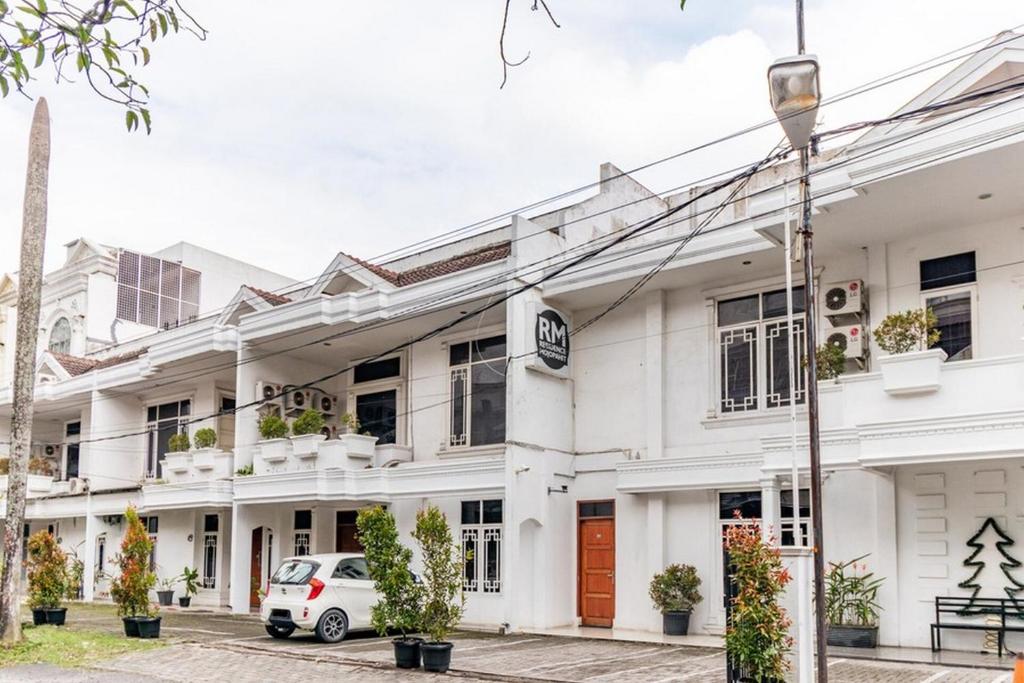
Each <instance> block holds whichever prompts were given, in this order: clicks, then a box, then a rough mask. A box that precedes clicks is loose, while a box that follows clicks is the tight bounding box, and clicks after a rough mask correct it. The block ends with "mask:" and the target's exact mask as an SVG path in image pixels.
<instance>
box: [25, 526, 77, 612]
mask: <svg viewBox="0 0 1024 683" xmlns="http://www.w3.org/2000/svg"><path fill="white" fill-rule="evenodd" d="M67 590H68V568H67V555H65V553H64V551H63V550H61V547H60V546H59V545H58V544H57V539H55V538H54V537H53V534H51V533H50V532H49V531H46V530H45V529H44V530H42V531H37V532H36V533H34V534H32V536H31V538H29V539H28V604H29V606H30V607H31V608H32V609H57V608H59V607H60V603H61V600H62V599H63V598H64V594H65V593H67Z"/></svg>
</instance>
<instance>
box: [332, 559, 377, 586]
mask: <svg viewBox="0 0 1024 683" xmlns="http://www.w3.org/2000/svg"><path fill="white" fill-rule="evenodd" d="M331 578H332V579H356V580H357V581H370V580H371V579H370V570H369V569H367V567H366V559H365V558H362V557H349V558H346V559H344V560H341V561H340V562H338V566H337V567H335V568H334V573H333V574H331Z"/></svg>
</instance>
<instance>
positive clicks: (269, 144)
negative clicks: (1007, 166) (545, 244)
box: [0, 0, 1024, 279]
mask: <svg viewBox="0 0 1024 683" xmlns="http://www.w3.org/2000/svg"><path fill="white" fill-rule="evenodd" d="M183 4H185V6H186V7H187V8H188V9H189V10H190V11H191V12H192V13H193V14H194V15H195V16H196V17H197V19H198V20H199V21H200V23H202V24H203V25H204V26H205V27H206V28H207V29H208V30H209V37H208V39H207V40H206V41H204V42H200V41H198V40H196V39H194V38H193V37H191V36H189V35H180V36H176V37H174V38H173V39H167V40H166V41H164V40H161V41H159V42H158V43H157V44H156V45H155V46H154V47H153V48H152V55H153V58H152V62H151V63H150V65H149V66H147V67H145V68H144V69H141V70H140V71H139V72H138V74H137V76H138V78H139V80H141V81H142V82H143V83H145V84H146V85H147V86H149V88H150V90H151V92H152V95H153V97H152V101H151V105H150V108H151V110H152V112H153V132H152V134H151V135H149V136H146V135H145V134H140V133H133V134H129V133H127V132H126V131H125V126H124V113H123V111H122V110H121V109H119V108H118V107H117V106H116V105H113V104H109V103H107V102H104V101H102V100H100V99H98V98H97V97H96V96H95V95H94V94H93V93H92V92H91V91H90V90H89V89H88V88H87V87H86V85H85V84H84V83H73V84H69V83H62V84H60V85H55V84H54V83H53V82H52V78H47V77H46V76H41V80H40V81H37V82H35V83H34V84H33V94H36V95H45V96H46V97H47V99H48V102H49V106H50V114H51V126H52V140H53V151H52V157H51V175H50V204H49V225H48V232H47V243H46V249H47V254H46V265H47V270H52V269H53V268H56V267H58V266H59V265H60V263H61V262H62V260H63V256H64V249H63V246H62V245H63V244H64V243H66V242H68V241H70V240H72V239H75V238H76V237H79V236H85V237H90V238H93V239H95V240H97V241H99V242H101V243H104V244H110V245H115V246H120V247H125V248H130V249H134V250H139V251H143V252H149V251H155V250H157V249H160V248H162V247H164V246H168V245H170V244H173V243H175V242H178V241H181V240H184V241H188V242H192V243H195V244H198V245H200V246H203V247H207V248H210V249H213V250H216V251H221V252H224V253H226V254H229V255H231V256H234V257H236V258H239V259H241V260H244V261H248V262H251V263H254V264H256V265H259V266H261V267H264V268H267V269H269V270H272V271H275V272H279V273H282V274H285V275H289V276H291V277H293V278H296V279H306V278H311V277H314V276H315V275H316V274H317V273H319V272H320V271H322V270H323V269H324V268H326V267H327V265H328V264H329V263H330V261H331V259H332V257H333V256H334V254H335V253H337V252H338V251H345V252H347V253H350V254H355V255H358V256H361V257H363V258H367V259H370V258H373V257H376V256H379V255H382V254H386V253H388V252H391V251H393V250H396V249H399V248H401V247H403V246H405V245H408V244H410V243H413V242H416V241H419V240H423V239H427V238H430V237H433V236H435V235H438V234H441V233H444V232H447V231H449V230H453V229H456V228H459V227H462V226H465V225H467V224H472V223H475V222H477V221H480V220H482V219H486V218H489V217H491V216H494V215H497V214H501V213H503V212H507V211H511V210H513V209H515V208H517V207H520V206H524V205H527V204H530V203H532V202H535V201H538V200H541V199H544V198H547V197H550V196H553V195H555V194H558V193H560V192H563V191H565V190H569V189H572V188H576V187H580V186H582V185H585V184H587V183H591V182H593V181H595V180H596V179H597V177H598V167H599V165H600V164H601V163H602V162H606V161H611V162H613V163H615V164H616V165H617V166H619V167H620V168H622V169H629V168H633V167H636V166H640V165H642V164H645V163H648V162H651V161H655V160H658V159H661V158H664V157H666V156H668V155H670V154H674V153H676V152H679V151H681V150H684V149H687V148H689V147H691V146H693V145H696V144H699V143H701V142H704V141H706V140H709V139H712V138H716V137H719V136H723V135H728V134H729V133H731V132H733V131H736V130H739V129H742V128H744V127H746V126H749V125H751V124H756V123H760V122H762V121H765V120H767V119H770V118H772V114H771V110H770V108H769V105H768V94H767V82H766V78H765V73H766V69H767V67H768V65H769V64H770V63H771V61H772V60H773V59H775V58H777V57H781V56H785V55H788V54H792V53H793V52H795V40H796V39H795V32H796V31H795V19H794V10H793V4H794V3H793V2H792V1H785V2H783V1H779V2H775V1H771V0H748V1H745V2H744V1H741V0H688V2H687V8H686V10H685V11H684V12H680V10H679V3H678V2H677V0H643V1H642V2H622V1H621V0H587V1H586V2H581V1H579V0H574V1H570V0H549V6H550V8H551V10H552V12H553V13H554V15H555V18H556V19H557V20H558V22H559V23H560V24H561V27H560V28H555V27H554V26H552V25H551V23H550V22H548V20H547V17H546V15H544V13H543V11H536V12H535V11H531V6H532V0H513V2H512V12H511V15H510V17H509V26H508V33H507V37H506V51H507V54H508V56H509V58H510V59H517V58H521V57H522V56H524V55H526V54H529V59H528V60H527V61H526V63H525V64H524V65H523V66H521V67H519V68H516V69H512V70H510V72H509V78H508V83H507V84H506V86H505V87H504V89H499V87H498V86H499V85H500V83H501V77H502V73H501V62H500V61H499V58H498V34H499V31H500V27H501V18H502V11H503V8H504V3H503V2H501V0H449V1H448V2H445V3H413V2H408V0H406V1H400V0H377V1H375V2H372V3H366V2H353V1H351V0H333V1H331V2H313V3H303V5H302V6H303V7H304V8H308V10H306V11H305V12H304V13H299V12H296V11H294V10H292V9H288V10H287V11H286V10H285V7H286V3H282V2H280V1H277V2H271V1H270V0H219V1H218V2H197V1H195V0H191V1H187V0H183ZM806 5H807V18H806V26H807V47H808V52H812V53H816V54H817V55H818V56H819V59H820V61H821V69H822V76H821V79H822V90H823V94H824V95H825V96H826V97H827V96H828V95H830V94H835V93H838V92H842V91H844V90H847V89H849V88H852V87H854V86H857V85H860V84H862V83H865V82H868V81H871V80H873V79H875V78H878V77H880V76H883V75H886V74H889V73H892V72H894V71H897V70H899V69H901V68H903V67H906V66H910V65H912V64H915V63H918V62H921V61H923V60H925V59H928V58H931V57H934V56H937V55H939V54H941V53H944V52H946V51H948V50H952V49H955V48H960V47H962V46H965V45H967V44H969V43H972V42H974V41H977V40H980V39H982V38H985V37H986V36H992V35H994V34H995V33H997V32H998V31H1000V30H1004V29H1009V28H1013V27H1015V26H1016V25H1018V24H1021V23H1024V9H1022V8H1021V6H1020V4H1019V3H1018V2H1015V1H1013V0H975V1H974V2H971V3H966V4H965V3H963V2H953V1H952V0H928V1H924V0H899V1H898V2H893V1H892V0H859V1H858V2H853V1H851V0H808V2H807V3H806ZM287 6H288V7H290V5H287ZM949 68H952V65H951V66H949V67H945V68H944V69H939V70H935V71H931V72H929V73H926V74H922V75H920V76H917V77H915V78H911V79H906V80H905V81H901V82H899V83H897V84H894V85H891V86H888V87H886V88H883V89H879V90H876V91H873V92H871V93H869V94H865V95H861V96H858V97H855V98H851V99H850V100H847V101H845V102H843V103H841V104H837V105H834V106H832V107H826V108H824V109H823V110H822V112H821V115H820V118H819V121H820V124H821V125H824V126H826V127H833V126H837V125H841V124H844V123H848V122H851V121H856V120H861V119H869V118H877V117H880V116H884V115H886V114H889V113H891V112H892V111H894V110H896V109H897V108H898V107H899V106H901V105H902V104H904V103H906V102H907V101H908V100H909V99H910V98H911V97H912V96H914V95H915V94H917V93H918V92H920V91H921V90H923V89H924V88H925V87H927V86H928V85H929V84H930V83H932V82H934V81H935V80H937V79H938V78H939V77H940V76H941V75H942V74H943V73H944V71H945V70H946V69H949ZM32 106H33V103H32V102H30V101H27V100H25V99H24V98H21V97H19V96H15V95H12V96H9V97H8V98H7V99H4V100H0V150H2V154H0V226H2V227H0V272H4V271H11V270H16V269H17V267H18V266H17V258H18V244H19V239H20V230H21V211H22V195H23V192H24V168H25V162H26V152H27V138H28V126H29V122H30V119H31V111H32ZM780 137H781V133H780V131H779V130H778V129H767V130H764V131H761V132H759V133H756V134H751V135H745V136H742V137H740V138H737V139H735V140H732V141H730V142H729V143H727V144H722V145H718V146H715V147H714V148H712V149H710V150H708V151H705V152H702V153H700V154H693V155H687V156H685V157H683V158H681V159H677V160H675V161H672V162H670V163H664V164H659V165H657V166H655V167H653V168H651V169H649V170H647V171H644V172H642V173H641V174H639V175H638V178H639V179H640V180H641V181H642V182H644V183H645V184H647V186H648V187H650V188H651V189H652V190H654V191H663V190H666V189H668V188H672V187H676V186H682V185H686V184H688V183H690V182H692V181H694V180H697V179H700V178H701V177H704V176H707V175H711V174H713V173H717V172H720V171H723V170H726V169H728V168H732V167H734V166H737V165H739V164H742V163H747V162H752V161H754V160H756V159H758V158H760V157H762V156H764V154H765V153H766V152H767V151H768V150H769V149H770V148H771V147H772V146H773V145H774V144H775V142H777V141H778V139H779V138H780ZM527 215H530V214H529V212H527Z"/></svg>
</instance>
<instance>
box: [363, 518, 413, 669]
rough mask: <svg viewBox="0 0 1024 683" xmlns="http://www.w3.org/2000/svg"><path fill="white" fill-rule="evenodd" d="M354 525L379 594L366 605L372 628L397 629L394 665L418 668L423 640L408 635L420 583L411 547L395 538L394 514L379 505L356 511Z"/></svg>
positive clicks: (410, 630) (384, 633)
mask: <svg viewBox="0 0 1024 683" xmlns="http://www.w3.org/2000/svg"><path fill="white" fill-rule="evenodd" d="M356 526H357V528H358V529H359V540H360V542H361V543H362V544H363V552H364V553H365V555H366V565H367V569H368V570H369V572H370V578H371V579H373V586H374V589H375V590H376V591H377V595H378V596H379V597H380V599H379V600H378V601H377V603H376V604H374V605H373V606H372V607H371V608H370V620H371V622H372V623H373V627H374V629H376V631H377V633H378V634H380V635H381V637H383V636H386V635H387V634H388V630H389V629H396V630H398V632H399V633H401V637H399V638H395V639H394V640H392V641H391V642H392V645H393V646H394V648H395V666H397V667H398V668H400V669H418V668H419V666H420V644H421V643H422V642H423V639H422V638H414V637H411V636H410V633H413V632H415V631H416V630H417V629H418V628H419V626H420V616H421V613H422V610H423V586H422V585H420V584H419V583H416V581H415V577H414V575H413V573H412V570H411V569H410V564H411V563H412V550H410V549H409V548H407V547H405V546H403V545H402V544H401V542H400V541H399V538H398V528H397V526H396V525H395V518H394V516H393V515H392V514H391V513H390V512H388V511H387V510H385V509H384V508H382V507H380V506H376V507H373V508H367V509H364V510H360V511H359V516H358V517H357V518H356Z"/></svg>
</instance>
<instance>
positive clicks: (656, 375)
mask: <svg viewBox="0 0 1024 683" xmlns="http://www.w3.org/2000/svg"><path fill="white" fill-rule="evenodd" d="M645 321H646V325H645V338H644V342H645V350H644V361H645V368H644V370H645V373H646V374H645V388H646V403H647V411H646V412H647V435H646V436H647V457H648V458H661V457H664V455H665V368H664V365H665V292H664V291H663V290H660V289H659V290H656V291H653V292H649V293H648V294H647V297H646V316H645Z"/></svg>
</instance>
